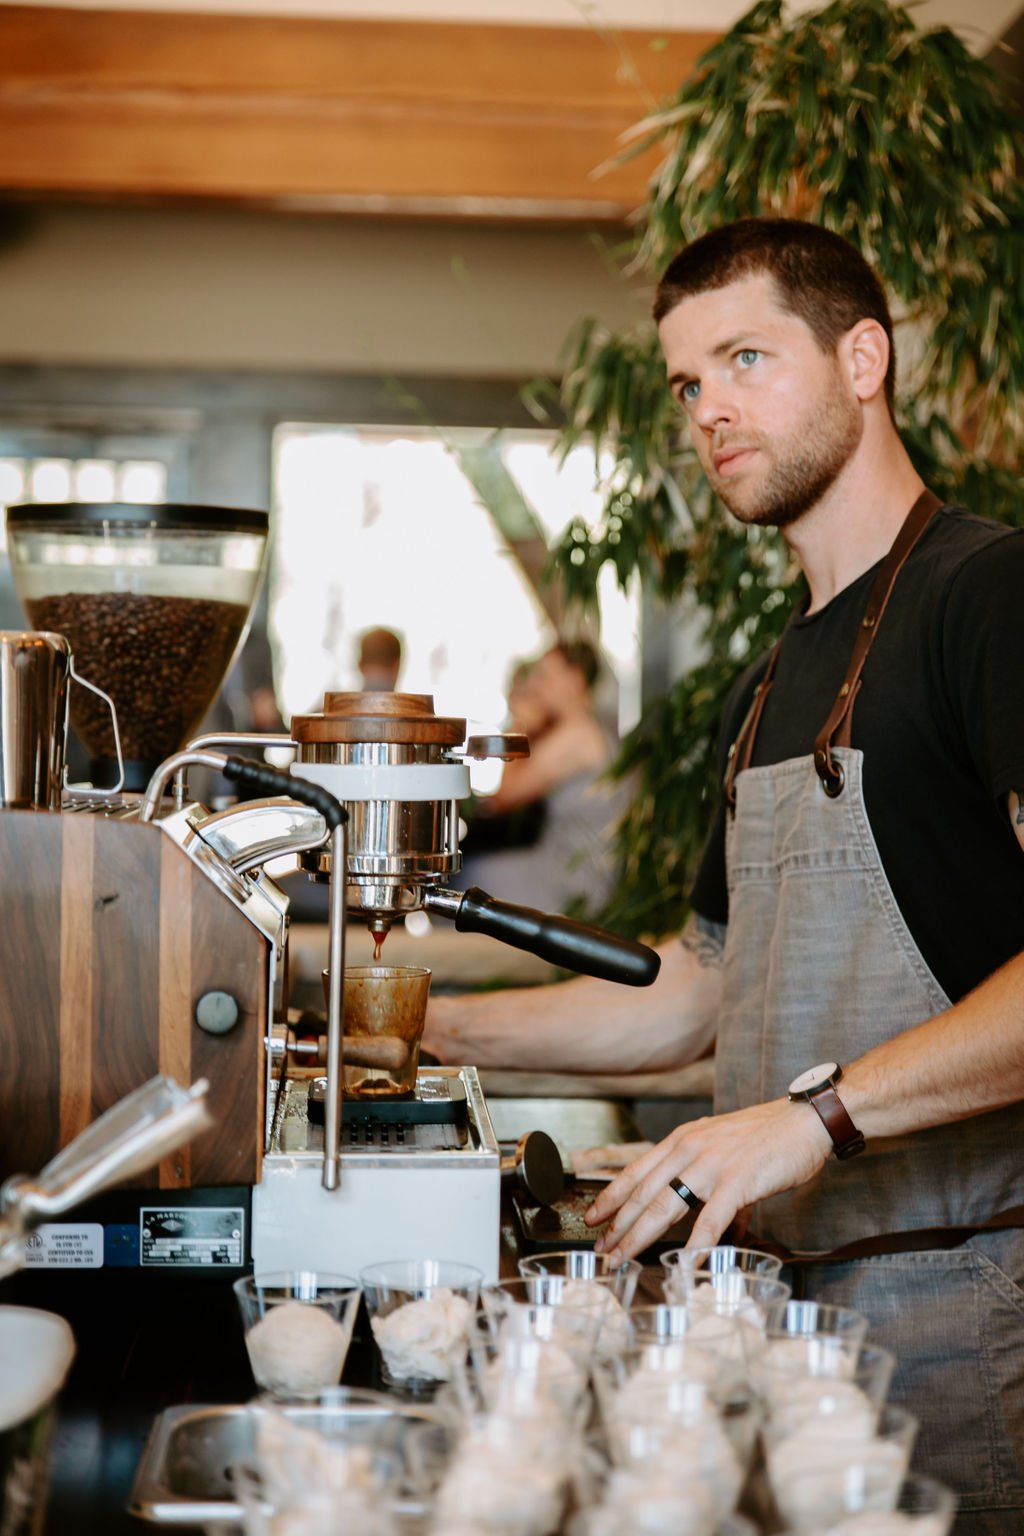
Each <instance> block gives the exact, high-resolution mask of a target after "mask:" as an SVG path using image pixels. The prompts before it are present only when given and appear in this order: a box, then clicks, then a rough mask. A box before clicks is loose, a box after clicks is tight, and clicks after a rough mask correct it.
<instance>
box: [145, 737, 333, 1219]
mask: <svg viewBox="0 0 1024 1536" xmlns="http://www.w3.org/2000/svg"><path fill="white" fill-rule="evenodd" d="M189 766H195V767H199V768H213V769H215V770H216V771H217V772H218V773H221V774H223V775H224V777H225V778H226V779H229V780H234V781H236V782H237V783H239V784H248V785H250V786H252V788H254V789H261V790H263V791H264V792H265V793H267V794H271V795H281V794H284V795H287V796H288V797H289V799H291V800H298V801H299V802H300V804H302V805H311V806H313V808H314V809H315V810H318V811H319V812H320V814H321V815H322V816H323V818H324V821H325V822H326V823H327V827H328V829H329V831H330V834H331V867H332V868H333V869H335V870H340V871H341V872H342V876H341V879H333V880H332V881H331V886H330V890H331V908H330V921H329V929H330V951H329V955H328V966H329V969H330V975H329V982H328V993H327V1051H326V1056H327V1060H326V1068H327V1088H326V1092H325V1095H324V1169H323V1176H322V1179H321V1183H322V1184H323V1187H324V1189H328V1190H334V1189H337V1188H338V1181H339V1164H340V1161H341V1068H342V1041H343V1038H344V1028H345V1022H344V990H343V983H344V977H345V883H346V882H345V877H344V872H345V870H346V868H347V867H348V847H347V840H346V827H347V823H348V811H346V809H345V807H344V806H343V805H342V804H341V802H340V800H337V799H336V798H335V797H334V795H332V794H330V793H329V792H328V791H327V790H326V789H323V788H322V787H321V786H320V785H319V784H312V783H310V782H309V781H308V780H306V779H297V778H293V777H292V775H291V774H288V773H282V772H281V771H280V770H279V769H277V768H271V767H269V766H268V765H267V764H266V763H257V762H254V761H253V760H252V759H251V758H247V757H228V756H226V755H225V754H224V753H223V752H206V751H194V752H189V751H185V752H178V753H176V754H175V756H174V757H169V758H168V759H167V761H166V762H165V763H161V765H160V767H159V768H158V769H157V771H156V773H155V774H154V775H153V777H152V779H151V780H150V782H149V784H148V785H147V787H146V793H145V794H144V795H143V797H142V802H141V804H140V807H139V820H140V821H152V820H153V817H154V815H155V814H156V811H157V808H158V806H159V804H160V801H161V800H162V798H163V795H164V791H165V789H166V787H167V785H168V784H169V783H170V781H171V779H172V778H173V777H174V775H175V774H176V773H178V772H179V771H181V770H183V769H185V768H187V767H189Z"/></svg>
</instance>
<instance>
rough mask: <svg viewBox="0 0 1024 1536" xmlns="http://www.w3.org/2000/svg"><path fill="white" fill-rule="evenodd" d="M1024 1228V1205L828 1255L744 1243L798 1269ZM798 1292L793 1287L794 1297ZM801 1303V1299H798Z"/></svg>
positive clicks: (868, 1240) (867, 1240)
mask: <svg viewBox="0 0 1024 1536" xmlns="http://www.w3.org/2000/svg"><path fill="white" fill-rule="evenodd" d="M1021 1227H1024V1205H1011V1206H1009V1207H1008V1208H1007V1209H1006V1210H1005V1211H998V1212H997V1213H996V1215H995V1216H990V1217H989V1218H988V1220H987V1221H981V1222H978V1223H976V1224H975V1225H972V1226H963V1227H916V1228H912V1229H911V1230H910V1231H907V1232H879V1233H876V1234H874V1235H873V1236H871V1237H862V1238H858V1239H857V1240H856V1241H855V1242H852V1243H844V1244H843V1245H842V1247H840V1248H833V1249H832V1250H831V1252H829V1253H801V1252H793V1251H791V1250H790V1249H788V1248H786V1247H784V1246H783V1245H782V1244H781V1243H773V1242H768V1241H762V1240H760V1239H759V1238H757V1237H756V1236H754V1235H753V1234H751V1233H749V1232H748V1233H744V1235H743V1243H744V1245H745V1246H746V1247H748V1248H756V1249H758V1251H759V1252H762V1253H770V1254H773V1255H774V1257H775V1258H777V1259H782V1261H783V1263H785V1264H788V1265H792V1266H794V1267H795V1268H797V1269H799V1268H801V1267H802V1266H806V1265H808V1264H848V1263H851V1262H852V1261H853V1260H855V1259H876V1258H879V1257H881V1256H883V1255H885V1254H896V1253H923V1252H935V1251H937V1250H938V1249H950V1248H959V1247H960V1246H961V1244H962V1243H966V1242H967V1241H968V1240H969V1239H970V1238H972V1237H978V1236H979V1235H980V1234H981V1233H982V1232H1006V1231H1010V1230H1013V1229H1018V1228H1021ZM795 1291H796V1288H795V1287H794V1294H795ZM797 1299H799V1298H797Z"/></svg>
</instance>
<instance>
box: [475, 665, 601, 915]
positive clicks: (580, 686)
mask: <svg viewBox="0 0 1024 1536" xmlns="http://www.w3.org/2000/svg"><path fill="white" fill-rule="evenodd" d="M600 674H601V665H600V660H599V657H598V654H597V652H596V650H595V649H594V647H593V646H592V645H590V644H589V642H587V641H586V640H565V641H560V642H559V643H558V644H557V645H554V646H552V647H551V649H550V650H549V651H546V652H545V653H544V655H543V656H541V657H540V658H539V659H538V660H537V661H535V662H533V663H532V664H530V665H528V666H526V667H525V668H521V669H520V670H519V674H518V676H517V678H516V680H515V682H514V685H513V688H512V690H511V692H510V696H509V708H510V712H511V715H512V729H513V730H524V731H525V732H526V734H527V735H528V736H529V738H530V756H529V757H527V758H519V759H516V760H514V761H513V762H510V763H506V764H505V767H504V771H503V773H502V778H501V785H500V787H499V789H498V790H497V792H496V793H495V794H494V795H492V796H489V797H488V798H487V799H485V800H481V802H480V804H479V807H478V822H477V824H476V826H477V828H478V830H479V833H480V834H481V836H482V837H484V838H485V837H486V832H487V823H488V822H489V821H497V820H498V819H499V818H502V819H508V818H510V817H512V816H514V815H516V814H521V813H522V812H524V811H525V810H526V809H527V808H531V807H540V806H543V811H544V815H543V824H542V826H541V827H540V830H539V835H538V836H537V837H536V840H535V841H534V842H532V843H531V844H530V845H529V846H527V847H518V848H508V847H503V848H494V849H493V850H488V851H485V852H480V853H476V852H474V851H473V849H474V842H473V840H472V839H470V840H469V841H468V843H467V847H466V856H465V858H464V862H463V870H462V878H461V881H460V883H461V885H462V886H463V888H467V887H468V886H471V885H479V886H481V887H482V888H483V889H484V890H486V891H488V892H490V893H491V894H492V895H494V896H498V897H501V898H502V899H503V900H506V901H514V902H521V903H523V904H524V905H526V906H531V907H539V908H541V909H542V910H543V911H548V912H565V911H567V910H569V909H570V908H574V907H575V906H576V905H577V904H578V903H579V902H580V901H581V900H582V901H585V903H586V906H587V908H588V910H596V909H597V908H598V907H600V906H601V904H602V903H603V902H604V901H605V900H606V899H607V897H608V896H609V894H610V893H611V889H612V885H613V881H614V873H615V866H614V860H613V859H612V857H611V855H610V851H609V850H610V846H611V842H612V837H613V833H614V830H615V824H616V822H617V821H618V819H619V817H620V816H621V814H622V812H623V810H624V809H625V805H626V798H627V797H626V792H625V790H624V788H623V786H622V785H620V784H612V783H610V782H609V781H608V780H606V779H605V778H604V774H605V772H606V770H607V769H608V768H609V767H610V765H611V763H612V760H613V759H614V757H615V753H616V751H617V749H618V737H617V736H616V734H615V732H614V731H613V730H611V729H610V728H609V727H608V726H607V725H606V724H605V723H604V722H603V721H602V719H601V718H600V716H599V714H598V712H597V710H596V708H595V705H594V690H595V688H596V686H597V684H598V682H599V679H600ZM475 846H477V847H479V843H476V845H475Z"/></svg>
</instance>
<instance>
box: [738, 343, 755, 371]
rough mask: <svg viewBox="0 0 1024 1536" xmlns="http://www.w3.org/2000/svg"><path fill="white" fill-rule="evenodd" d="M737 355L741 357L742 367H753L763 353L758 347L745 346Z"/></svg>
mask: <svg viewBox="0 0 1024 1536" xmlns="http://www.w3.org/2000/svg"><path fill="white" fill-rule="evenodd" d="M737 356H738V357H739V361H740V365H741V367H743V368H752V367H753V365H754V364H755V363H756V362H757V360H758V358H759V357H760V356H761V354H760V352H759V351H758V350H757V348H756V347H744V348H743V350H742V352H739V353H738V354H737Z"/></svg>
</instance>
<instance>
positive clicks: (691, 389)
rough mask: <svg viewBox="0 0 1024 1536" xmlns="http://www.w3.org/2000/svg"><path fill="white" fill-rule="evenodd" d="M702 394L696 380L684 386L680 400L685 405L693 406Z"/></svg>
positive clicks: (680, 392) (680, 393)
mask: <svg viewBox="0 0 1024 1536" xmlns="http://www.w3.org/2000/svg"><path fill="white" fill-rule="evenodd" d="M699 394H700V385H699V384H698V383H697V380H696V379H691V380H690V382H689V384H684V385H683V387H682V389H681V390H680V391H679V398H680V400H681V401H682V402H683V404H684V405H692V404H693V402H694V400H696V398H697V396H698V395H699Z"/></svg>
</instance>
